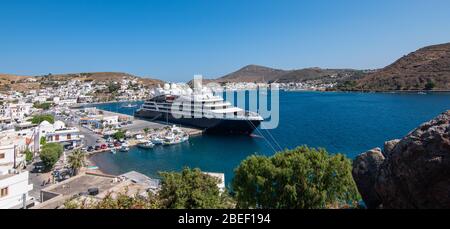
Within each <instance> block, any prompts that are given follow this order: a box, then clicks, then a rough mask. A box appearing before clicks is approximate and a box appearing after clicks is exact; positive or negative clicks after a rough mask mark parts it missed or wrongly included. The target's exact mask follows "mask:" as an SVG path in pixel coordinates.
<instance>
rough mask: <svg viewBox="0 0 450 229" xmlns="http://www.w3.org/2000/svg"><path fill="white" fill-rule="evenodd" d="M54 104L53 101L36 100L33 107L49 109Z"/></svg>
mask: <svg viewBox="0 0 450 229" xmlns="http://www.w3.org/2000/svg"><path fill="white" fill-rule="evenodd" d="M52 105H53V104H52V103H48V102H44V103H39V102H35V103H34V104H33V107H34V108H37V109H43V110H48V109H50V107H52Z"/></svg>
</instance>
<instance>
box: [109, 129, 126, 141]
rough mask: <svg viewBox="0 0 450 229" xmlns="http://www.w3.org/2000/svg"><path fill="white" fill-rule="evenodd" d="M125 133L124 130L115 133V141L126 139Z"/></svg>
mask: <svg viewBox="0 0 450 229" xmlns="http://www.w3.org/2000/svg"><path fill="white" fill-rule="evenodd" d="M125 133H126V131H124V130H118V131H117V132H116V133H114V134H113V135H112V136H113V138H114V139H116V140H119V139H124V138H125Z"/></svg>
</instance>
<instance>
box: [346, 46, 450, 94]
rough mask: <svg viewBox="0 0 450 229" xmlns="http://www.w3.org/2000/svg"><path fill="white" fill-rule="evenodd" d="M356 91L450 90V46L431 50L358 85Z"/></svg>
mask: <svg viewBox="0 0 450 229" xmlns="http://www.w3.org/2000/svg"><path fill="white" fill-rule="evenodd" d="M354 88H355V89H356V90H372V91H390V90H450V43H446V44H440V45H433V46H428V47H425V48H421V49H419V50H417V51H415V52H412V53H410V54H408V55H406V56H404V57H402V58H400V59H399V60H397V61H395V62H394V63H393V64H391V65H389V66H387V67H385V68H383V69H381V70H379V71H377V72H375V73H372V74H368V75H367V76H365V77H364V78H362V79H359V80H356V82H355V83H354Z"/></svg>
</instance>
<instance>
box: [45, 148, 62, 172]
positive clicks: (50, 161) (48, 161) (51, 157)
mask: <svg viewBox="0 0 450 229" xmlns="http://www.w3.org/2000/svg"><path fill="white" fill-rule="evenodd" d="M62 153H63V147H62V145H60V144H58V143H48V144H45V145H44V146H42V148H41V152H40V155H39V156H40V158H41V160H42V162H43V163H44V166H45V168H46V169H51V168H53V166H54V165H55V163H56V162H57V161H58V159H59V157H61V155H62Z"/></svg>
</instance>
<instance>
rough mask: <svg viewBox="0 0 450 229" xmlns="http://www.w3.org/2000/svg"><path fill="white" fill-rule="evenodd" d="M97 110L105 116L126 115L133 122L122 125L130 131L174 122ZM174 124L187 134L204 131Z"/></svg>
mask: <svg viewBox="0 0 450 229" xmlns="http://www.w3.org/2000/svg"><path fill="white" fill-rule="evenodd" d="M97 109H98V108H97ZM98 110H99V111H102V112H103V115H105V116H120V117H126V118H127V119H128V120H132V121H133V124H129V125H126V126H123V127H122V129H123V130H127V131H131V132H138V131H142V130H144V129H145V128H149V129H155V128H163V127H165V126H172V125H174V124H170V123H169V124H167V123H164V122H157V121H149V120H145V119H139V118H135V117H134V116H131V115H127V114H122V113H116V112H112V111H107V110H102V109H98ZM176 125H177V126H179V127H180V128H181V129H182V130H183V131H185V132H186V133H188V134H189V136H198V135H202V134H203V132H204V131H203V130H201V129H198V128H193V127H186V126H182V125H179V124H176Z"/></svg>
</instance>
